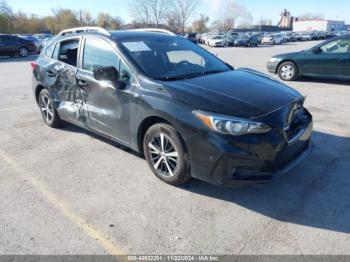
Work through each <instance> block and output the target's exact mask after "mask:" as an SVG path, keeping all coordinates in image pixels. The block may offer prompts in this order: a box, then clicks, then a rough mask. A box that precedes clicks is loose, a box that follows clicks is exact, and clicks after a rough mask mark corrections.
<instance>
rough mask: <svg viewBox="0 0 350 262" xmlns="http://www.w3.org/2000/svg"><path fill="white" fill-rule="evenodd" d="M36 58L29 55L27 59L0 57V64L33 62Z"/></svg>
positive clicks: (36, 56)
mask: <svg viewBox="0 0 350 262" xmlns="http://www.w3.org/2000/svg"><path fill="white" fill-rule="evenodd" d="M37 58H38V55H34V54H33V55H29V56H27V57H18V56H15V57H9V56H0V63H13V62H31V61H35V60H36V59H37Z"/></svg>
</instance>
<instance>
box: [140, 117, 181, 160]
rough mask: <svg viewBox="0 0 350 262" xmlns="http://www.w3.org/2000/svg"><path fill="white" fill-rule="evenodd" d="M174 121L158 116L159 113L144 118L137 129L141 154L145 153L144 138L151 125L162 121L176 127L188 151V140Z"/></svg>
mask: <svg viewBox="0 0 350 262" xmlns="http://www.w3.org/2000/svg"><path fill="white" fill-rule="evenodd" d="M172 122H173V121H169V120H168V119H167V118H166V117H164V116H158V115H153V116H148V117H146V118H145V119H143V120H142V122H141V123H140V125H139V127H138V130H137V148H138V150H139V152H140V153H141V154H143V138H144V136H145V134H146V132H147V130H148V129H149V128H150V127H151V126H153V125H155V124H160V123H164V124H168V125H171V126H173V127H175V129H176V131H177V133H178V135H179V137H180V139H181V142H182V143H183V146H184V150H185V151H186V152H188V149H187V146H186V142H185V140H184V138H183V136H182V134H181V132H180V131H179V130H178V129H177V128H176V125H175V124H174V123H172Z"/></svg>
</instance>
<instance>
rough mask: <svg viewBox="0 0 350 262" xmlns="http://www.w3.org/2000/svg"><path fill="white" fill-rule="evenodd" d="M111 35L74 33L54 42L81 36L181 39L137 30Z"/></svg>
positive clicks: (113, 38) (119, 31) (117, 32)
mask: <svg viewBox="0 0 350 262" xmlns="http://www.w3.org/2000/svg"><path fill="white" fill-rule="evenodd" d="M109 33H110V35H105V34H101V33H98V32H81V33H73V34H66V35H58V36H54V37H53V39H52V41H62V40H65V39H67V40H68V39H72V38H77V37H80V36H99V37H102V38H107V39H111V40H114V41H117V42H118V41H126V40H132V39H145V40H146V39H159V37H162V38H180V37H179V36H177V35H170V34H166V33H159V32H149V31H137V30H118V31H110V32H109Z"/></svg>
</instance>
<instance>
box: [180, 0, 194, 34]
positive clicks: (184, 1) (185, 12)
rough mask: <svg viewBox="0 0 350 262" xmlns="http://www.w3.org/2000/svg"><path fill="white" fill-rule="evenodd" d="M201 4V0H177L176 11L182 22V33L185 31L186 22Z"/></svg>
mask: <svg viewBox="0 0 350 262" xmlns="http://www.w3.org/2000/svg"><path fill="white" fill-rule="evenodd" d="M198 6H199V0H175V2H174V7H175V13H176V15H177V16H178V19H179V21H180V24H181V31H182V33H184V32H185V29H186V24H187V22H188V20H189V19H190V17H191V16H192V15H193V13H194V12H195V9H196V8H198Z"/></svg>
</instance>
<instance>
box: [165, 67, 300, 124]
mask: <svg viewBox="0 0 350 262" xmlns="http://www.w3.org/2000/svg"><path fill="white" fill-rule="evenodd" d="M163 85H164V87H165V88H166V89H167V90H168V92H169V93H170V94H171V95H172V96H173V98H174V99H176V100H178V101H181V102H183V103H186V104H188V105H190V106H192V107H193V108H194V109H200V110H205V111H210V112H215V113H220V114H226V115H232V116H238V117H245V118H251V117H256V116H259V115H263V114H266V113H269V112H272V111H274V110H276V109H278V108H280V107H283V106H286V105H289V104H290V103H292V102H293V101H296V100H299V99H302V96H301V95H300V94H299V93H298V92H297V91H295V90H294V89H292V88H290V87H288V86H286V85H284V84H282V83H280V82H278V81H276V80H273V79H271V78H269V77H268V76H266V75H264V74H262V73H259V72H257V71H254V70H251V69H243V68H242V69H239V70H232V71H228V72H223V73H218V74H212V75H206V76H202V77H196V78H190V79H185V80H178V81H164V82H163Z"/></svg>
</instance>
